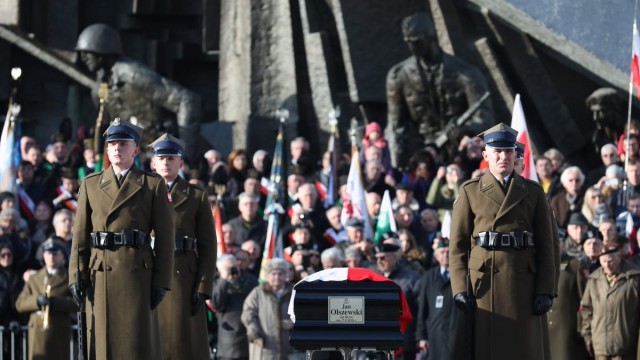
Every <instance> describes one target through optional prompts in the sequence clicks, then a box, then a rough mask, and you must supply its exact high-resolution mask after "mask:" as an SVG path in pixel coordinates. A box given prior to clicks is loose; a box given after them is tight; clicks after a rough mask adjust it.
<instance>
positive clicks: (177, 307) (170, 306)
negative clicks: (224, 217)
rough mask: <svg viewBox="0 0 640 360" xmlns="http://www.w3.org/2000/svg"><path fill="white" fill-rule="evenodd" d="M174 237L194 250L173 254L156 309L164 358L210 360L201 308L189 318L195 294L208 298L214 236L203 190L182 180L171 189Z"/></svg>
mask: <svg viewBox="0 0 640 360" xmlns="http://www.w3.org/2000/svg"><path fill="white" fill-rule="evenodd" d="M171 200H172V202H173V207H174V209H175V226H176V236H177V237H183V236H189V237H195V238H196V239H197V242H196V246H197V247H196V249H197V251H191V252H188V253H185V254H177V253H176V254H175V256H174V265H173V275H172V279H171V291H170V292H169V293H168V294H167V296H166V297H165V298H164V300H162V303H161V304H160V306H158V320H159V321H160V341H161V342H160V344H161V346H162V356H163V359H172V360H173V359H185V360H197V359H206V360H208V359H209V358H210V355H209V352H210V351H209V338H208V333H207V319H206V314H205V309H204V306H202V307H201V308H200V310H199V311H198V312H197V313H196V314H195V315H193V316H192V315H191V309H192V296H193V294H194V292H198V293H201V294H205V295H207V297H209V298H210V297H211V294H212V293H213V280H214V279H213V277H214V274H215V263H216V250H217V247H216V240H215V239H216V237H215V231H214V228H213V216H212V213H211V205H210V204H209V197H208V195H207V192H206V190H204V189H203V188H201V187H198V186H195V185H191V184H189V183H187V182H186V181H185V180H184V179H182V178H181V177H178V178H177V179H176V180H175V184H174V185H173V186H172V187H171Z"/></svg>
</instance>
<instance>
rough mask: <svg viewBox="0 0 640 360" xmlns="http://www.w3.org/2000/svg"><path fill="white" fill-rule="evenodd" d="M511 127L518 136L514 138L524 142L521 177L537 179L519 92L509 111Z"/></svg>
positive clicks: (536, 180)
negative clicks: (511, 109) (510, 111)
mask: <svg viewBox="0 0 640 360" xmlns="http://www.w3.org/2000/svg"><path fill="white" fill-rule="evenodd" d="M511 127H512V128H513V129H514V130H516V131H518V137H517V138H516V140H517V141H518V142H519V143H522V144H524V159H523V160H522V161H523V163H524V171H523V172H522V174H520V175H522V176H523V177H525V178H527V179H529V180H533V181H535V182H539V181H538V175H537V174H536V164H535V161H534V160H533V152H532V151H531V146H532V145H533V143H532V142H531V138H530V137H529V130H528V129H527V120H526V118H525V117H524V110H522V103H521V102H520V94H516V99H515V101H514V102H513V112H512V113H511Z"/></svg>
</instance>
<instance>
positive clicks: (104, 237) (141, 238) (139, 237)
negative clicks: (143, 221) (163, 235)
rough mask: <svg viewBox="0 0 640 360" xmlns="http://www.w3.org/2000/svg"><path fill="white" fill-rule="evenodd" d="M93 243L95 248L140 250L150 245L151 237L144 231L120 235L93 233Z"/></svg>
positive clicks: (128, 231)
mask: <svg viewBox="0 0 640 360" xmlns="http://www.w3.org/2000/svg"><path fill="white" fill-rule="evenodd" d="M91 243H92V245H93V247H94V248H97V249H106V250H115V249H117V248H119V247H120V246H128V247H133V248H139V247H140V246H142V245H144V244H149V237H148V236H147V234H146V233H145V232H144V231H140V230H136V229H132V230H123V231H122V232H119V233H114V232H110V231H96V232H92V233H91Z"/></svg>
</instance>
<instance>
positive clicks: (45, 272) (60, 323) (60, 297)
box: [16, 240, 77, 360]
mask: <svg viewBox="0 0 640 360" xmlns="http://www.w3.org/2000/svg"><path fill="white" fill-rule="evenodd" d="M43 257H44V263H45V266H44V267H43V268H42V269H40V270H39V271H38V272H37V273H36V274H35V275H32V276H31V277H29V281H28V282H27V284H26V286H25V287H24V289H23V290H22V293H20V296H19V297H18V300H17V301H16V308H17V309H18V311H19V312H21V313H31V316H30V317H29V359H31V360H34V359H45V358H46V359H53V360H55V359H60V360H63V359H64V360H66V359H69V355H70V354H69V341H70V340H71V332H70V331H69V329H70V328H71V317H70V316H69V313H70V312H74V311H77V306H76V304H75V302H74V301H73V298H72V297H71V293H70V292H69V288H68V287H67V283H68V282H69V276H68V274H67V268H66V266H65V265H66V256H65V253H64V248H63V246H62V244H61V243H60V242H59V241H54V240H48V241H47V242H46V243H45V244H44V254H43Z"/></svg>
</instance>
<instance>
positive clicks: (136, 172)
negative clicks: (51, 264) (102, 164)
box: [69, 122, 175, 359]
mask: <svg viewBox="0 0 640 360" xmlns="http://www.w3.org/2000/svg"><path fill="white" fill-rule="evenodd" d="M123 123H124V124H123ZM117 126H120V127H122V126H124V127H126V130H127V131H129V129H130V128H131V127H132V126H131V125H130V124H128V123H125V122H120V123H119V124H115V122H114V123H112V125H111V126H110V127H109V129H112V127H115V128H116V129H117ZM109 129H108V130H107V133H109V131H110V130H109ZM136 130H137V129H136ZM109 136H111V135H109ZM139 138H140V135H139V134H138V136H137V138H136V143H138V142H139ZM107 141H110V140H109V137H108V138H107ZM125 230H127V231H129V230H138V231H139V232H140V233H138V234H139V235H137V237H138V236H139V237H138V240H140V239H141V238H143V239H144V243H143V244H140V245H139V246H128V245H115V246H110V247H109V248H100V247H97V246H95V244H94V243H93V242H92V235H91V233H95V232H101V233H105V234H107V233H110V234H116V233H118V234H123V235H124V233H125V232H124V231H125ZM152 231H154V232H155V234H156V237H155V242H154V247H153V249H152V248H151V244H150V242H149V241H148V235H146V236H145V235H144V234H150V233H151V232H152ZM142 233H143V234H142ZM174 233H175V229H174V214H173V209H172V207H171V204H170V202H169V199H168V197H167V186H166V184H165V182H164V180H163V179H162V178H160V177H158V176H155V175H152V174H149V173H146V172H145V171H143V170H141V169H139V168H137V167H136V166H135V165H133V166H132V167H131V168H130V169H129V171H128V172H127V173H126V176H125V177H124V178H123V179H122V184H121V185H120V186H118V180H117V179H116V175H115V173H114V170H113V167H110V168H108V169H106V170H104V171H101V172H99V173H95V174H91V175H89V176H87V177H86V178H85V181H84V182H83V184H82V186H81V187H80V197H79V199H78V210H77V212H76V219H75V224H74V235H73V246H72V251H71V261H70V265H69V268H70V269H72V270H73V271H75V269H76V266H79V267H80V272H81V275H82V280H83V281H86V280H89V279H90V281H91V288H90V289H89V291H88V292H89V302H88V304H87V321H88V327H89V329H88V332H87V338H88V340H87V342H88V350H89V359H160V358H161V355H160V344H159V338H158V336H157V334H158V328H157V319H156V314H155V312H152V311H151V300H152V299H151V292H152V288H163V289H170V287H171V272H172V269H173V251H174V246H175V245H174V236H173V234H174ZM76 282H77V280H76V278H75V276H72V277H71V278H70V284H74V283H76ZM91 292H93V294H91ZM91 295H92V296H91Z"/></svg>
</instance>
